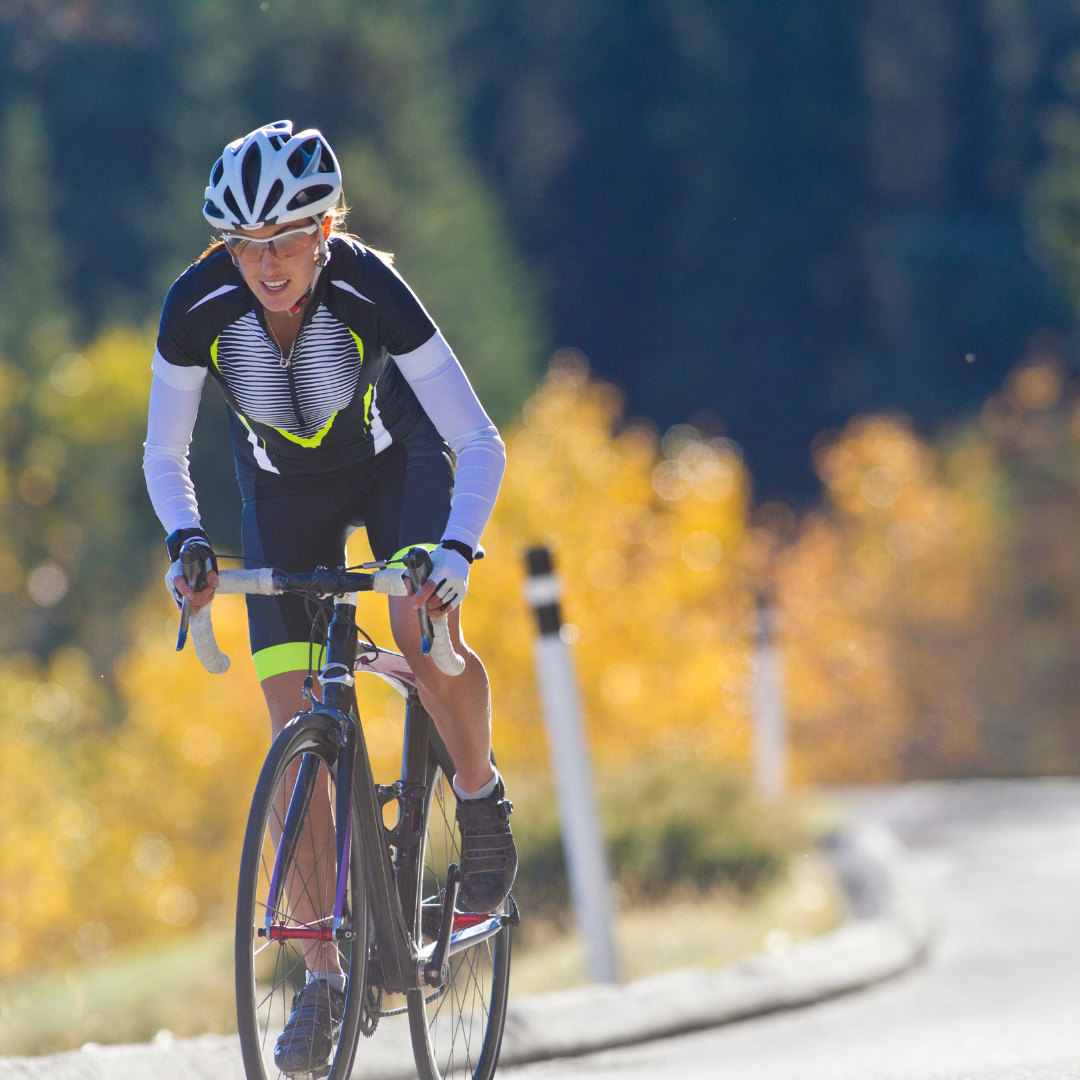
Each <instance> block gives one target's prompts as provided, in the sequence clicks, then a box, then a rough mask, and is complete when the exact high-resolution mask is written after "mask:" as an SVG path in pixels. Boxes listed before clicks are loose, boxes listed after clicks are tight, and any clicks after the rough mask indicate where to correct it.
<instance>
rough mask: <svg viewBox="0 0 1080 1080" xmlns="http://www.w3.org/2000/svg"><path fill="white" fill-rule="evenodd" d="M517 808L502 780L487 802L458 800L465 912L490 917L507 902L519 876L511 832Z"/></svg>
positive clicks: (462, 889) (461, 901)
mask: <svg viewBox="0 0 1080 1080" xmlns="http://www.w3.org/2000/svg"><path fill="white" fill-rule="evenodd" d="M513 812H514V804H513V803H512V802H510V801H509V799H507V798H506V789H505V787H503V782H502V779H501V778H500V779H499V782H498V783H497V784H496V785H495V790H494V791H493V792H492V793H491V794H490V795H489V796H488V797H487V798H486V799H458V805H457V823H458V828H459V829H460V830H461V891H460V892H459V893H458V897H459V900H458V903H459V905H460V906H461V907H462V908H465V909H467V910H469V911H475V912H477V913H478V914H487V913H488V912H491V911H495V910H496V909H497V908H498V907H499V906H500V905H501V904H502V902H503V901H504V900H505V899H506V896H507V893H509V892H510V887H511V886H512V885H513V884H514V877H515V875H516V874H517V866H518V857H517V848H516V847H515V846H514V836H513V833H511V832H510V815H511V814H512V813H513Z"/></svg>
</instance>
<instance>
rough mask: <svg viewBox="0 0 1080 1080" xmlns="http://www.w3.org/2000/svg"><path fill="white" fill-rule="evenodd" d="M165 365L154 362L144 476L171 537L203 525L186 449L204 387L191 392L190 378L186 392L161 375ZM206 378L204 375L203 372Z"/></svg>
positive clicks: (159, 515) (192, 389)
mask: <svg viewBox="0 0 1080 1080" xmlns="http://www.w3.org/2000/svg"><path fill="white" fill-rule="evenodd" d="M162 363H164V361H161V360H159V358H158V357H155V362H154V377H153V381H152V382H151V384H150V413H149V417H148V420H147V430H146V442H145V443H144V444H143V445H144V451H143V474H144V475H145V477H146V490H147V491H148V492H149V493H150V501H151V502H152V503H153V504H154V510H155V512H156V513H157V516H158V518H159V519H160V520H161V524H162V525H164V526H165V531H166V532H167V533H171V532H174V531H175V530H176V529H191V528H197V527H198V526H199V524H200V517H199V503H198V500H197V499H196V497H195V487H194V485H193V484H192V482H191V473H190V471H189V469H188V449H189V447H190V446H191V433H192V431H193V430H194V428H195V418H196V417H197V416H198V415H199V402H200V401H201V399H202V384H201V381H200V382H199V384H198V385H197V386H195V387H192V382H193V380H192V379H191V377H190V376H187V386H186V387H184V388H181V387H178V386H176V385H174V383H175V382H179V381H181V380H180V379H169V372H167V371H165V372H162V371H161V370H160V365H161V364H162ZM167 366H168V367H172V366H173V365H167ZM202 374H203V376H205V369H203V370H202ZM185 375H187V372H186V371H185Z"/></svg>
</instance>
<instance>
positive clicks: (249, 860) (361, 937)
mask: <svg viewBox="0 0 1080 1080" xmlns="http://www.w3.org/2000/svg"><path fill="white" fill-rule="evenodd" d="M332 723H333V722H332V721H330V720H328V719H327V718H325V717H323V718H320V717H319V715H318V714H307V715H306V718H305V717H301V718H299V719H296V720H293V721H292V722H291V723H289V724H288V725H286V727H285V728H283V729H282V731H281V732H280V734H279V735H278V737H277V738H276V739H275V740H274V743H273V745H272V746H271V748H270V753H269V754H268V755H267V758H266V762H265V764H264V765H263V769H262V773H261V774H260V776H259V781H258V784H257V785H256V788H255V795H254V798H253V799H252V804H251V812H250V814H249V817H248V824H247V831H246V833H245V836H244V848H243V853H242V855H241V858H240V882H239V888H238V891H237V905H236V954H235V955H236V1004H237V1026H238V1028H239V1033H240V1046H241V1050H242V1054H243V1060H244V1071H245V1073H246V1075H247V1078H248V1080H275V1078H277V1077H282V1076H284V1075H285V1074H283V1073H282V1072H280V1071H279V1070H278V1069H277V1067H276V1065H275V1064H274V1060H273V1050H274V1043H275V1041H276V1038H277V1033H278V1032H279V1031H280V1029H281V1028H282V1027H283V1026H284V1023H285V1020H286V1018H287V1017H288V1015H289V1012H290V1011H291V1000H292V992H293V991H294V990H295V989H298V988H299V986H300V985H302V983H303V979H304V977H305V973H306V968H305V963H304V959H303V953H302V952H300V951H299V950H300V948H302V946H300V947H298V946H297V945H296V944H294V943H292V942H289V941H281V940H277V941H274V940H268V939H265V938H261V937H259V936H258V932H259V930H260V929H262V928H263V925H264V921H265V914H266V896H267V894H268V891H269V883H270V878H271V876H272V871H273V864H274V852H275V848H276V838H275V836H274V834H273V833H272V832H271V829H272V827H273V826H275V825H276V826H277V828H278V834H280V825H279V824H278V823H280V821H281V820H282V819H283V817H284V808H285V807H287V806H288V797H287V794H288V791H289V790H290V789H291V787H292V785H293V784H295V783H296V777H295V773H296V772H298V771H299V767H300V764H301V763H302V762H303V760H304V758H305V757H306V758H309V759H314V760H315V761H316V762H317V764H318V772H317V774H316V776H315V779H314V782H313V783H314V787H315V789H317V788H318V786H319V785H320V784H322V783H327V784H328V785H329V794H330V806H333V805H334V793H335V786H334V767H333V765H334V761H335V759H336V753H337V751H336V747H335V746H334V745H333V744H332V743H331V742H330V740H329V739H328V738H327V733H328V729H329V726H330V725H331V724H332ZM290 772H292V773H294V775H293V776H291V777H290V776H289V773H290ZM313 797H314V796H313ZM310 810H311V806H310V803H309V805H308V806H307V807H305V808H304V817H303V822H302V827H301V835H304V834H306V835H311V833H310V832H309V831H308V830H309V829H310ZM358 825H359V822H358V817H357V813H356V806H355V803H353V822H352V829H351V843H350V848H351V855H350V859H349V867H350V873H349V880H348V882H347V885H346V905H345V912H344V920H343V925H342V929H343V930H344V931H346V932H351V936H349V937H347V938H345V939H341V938H339V939H338V941H337V943H336V946H335V947H336V948H337V950H338V955H339V958H340V962H341V966H342V969H343V971H344V972H345V973H346V974H347V975H348V977H349V978H348V982H347V986H346V995H345V1011H344V1016H343V1019H342V1023H341V1027H340V1029H339V1033H338V1038H337V1041H336V1044H335V1046H334V1048H333V1050H332V1051H331V1057H330V1062H329V1068H328V1069H326V1070H325V1071H323V1070H321V1069H315V1070H314V1071H313V1074H314V1075H315V1076H326V1078H327V1080H347V1078H348V1077H349V1075H350V1073H351V1071H352V1066H353V1058H354V1056H355V1054H356V1047H357V1043H358V1042H359V1038H360V1014H361V1004H362V1000H363V995H364V984H365V974H366V971H365V968H366V957H367V945H368V937H369V926H368V897H367V884H366V880H365V875H364V873H363V867H362V866H361V856H360V841H359V828H358ZM334 835H335V834H334V830H333V829H331V830H330V833H329V836H328V837H327V839H326V844H325V845H323V846H322V847H321V848H316V847H315V845H314V844H313V845H312V850H313V852H314V859H313V861H312V866H313V869H312V872H311V874H310V875H309V876H307V877H306V878H303V879H301V874H302V871H301V870H299V868H298V862H297V859H296V858H295V856H294V859H293V865H292V866H289V867H285V868H284V873H283V874H282V878H283V880H285V881H287V882H288V881H292V882H293V885H292V888H286V890H285V893H286V899H285V901H284V902H283V903H280V904H279V905H278V910H277V911H276V913H275V919H276V920H277V924H276V925H281V926H291V927H299V926H311V925H313V922H312V921H310V920H309V921H308V922H305V921H304V920H303V919H302V918H301V917H299V916H296V915H294V913H293V910H292V908H293V906H294V904H293V902H292V901H295V900H296V895H297V893H296V890H297V889H298V888H299V889H300V893H301V900H300V902H301V903H302V902H303V898H304V897H308V898H309V902H311V901H310V898H311V896H312V894H313V893H314V894H316V895H321V896H323V897H325V896H327V895H329V896H332V895H333V885H334V880H336V852H335V851H334V850H333V845H334V842H335V841H334ZM302 843H303V841H301V844H302ZM320 865H321V866H322V867H323V868H324V870H323V872H320ZM328 878H330V879H331V880H330V881H329V885H328V883H327V879H328ZM328 890H329V891H328ZM290 898H291V899H290ZM314 902H316V903H317V902H318V901H314ZM321 908H322V910H325V903H324V904H322V905H321ZM325 923H326V920H325V919H323V920H318V922H317V923H316V925H320V926H322V925H325ZM268 971H269V972H270V974H269V978H268V977H267V974H266V973H267V972H268ZM267 984H269V989H268V990H267Z"/></svg>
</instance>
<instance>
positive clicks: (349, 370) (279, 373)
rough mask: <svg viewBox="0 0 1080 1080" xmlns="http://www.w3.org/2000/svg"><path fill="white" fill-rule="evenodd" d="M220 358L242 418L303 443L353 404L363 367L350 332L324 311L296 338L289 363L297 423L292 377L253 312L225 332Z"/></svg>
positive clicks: (226, 379)
mask: <svg viewBox="0 0 1080 1080" xmlns="http://www.w3.org/2000/svg"><path fill="white" fill-rule="evenodd" d="M216 354H217V355H216V357H215V359H216V363H217V367H218V370H219V371H220V372H221V376H222V378H223V379H224V380H225V383H226V384H227V385H228V387H229V389H230V390H231V391H232V393H233V396H234V397H235V398H236V400H237V403H238V404H239V405H240V410H241V412H242V413H243V415H244V416H246V417H247V418H248V419H249V420H255V421H257V422H258V423H260V424H268V425H270V426H271V427H275V428H277V429H278V430H279V431H283V432H287V433H288V434H290V435H293V436H295V437H297V438H300V439H310V438H312V437H313V436H315V435H316V434H318V432H320V431H321V430H322V429H323V428H324V427H325V426H326V424H327V423H328V421H329V420H330V418H331V417H332V416H333V415H334V414H335V413H336V412H339V411H340V410H341V409H344V408H345V407H346V406H347V405H348V404H349V403H350V402H351V401H352V399H353V396H354V394H355V393H356V386H357V381H358V380H359V378H360V367H361V364H362V363H363V359H362V357H361V355H360V350H359V349H358V347H357V342H356V338H354V337H353V335H352V333H350V331H349V328H348V327H347V326H345V325H344V323H342V322H340V321H338V320H337V319H336V318H334V316H333V315H331V314H330V312H329V311H327V309H326V307H325V306H323V305H320V306H319V307H318V309H317V310H316V311H315V313H314V315H313V316H312V317H311V320H310V321H309V322H307V323H306V324H305V325H304V326H303V327H302V328H301V330H300V333H299V334H298V335H297V339H296V344H295V345H293V350H292V356H291V358H290V361H289V362H290V365H291V367H292V373H293V381H294V383H295V385H296V395H297V399H298V401H299V404H300V415H299V417H298V416H297V413H296V409H295V407H294V405H293V399H292V393H291V392H290V388H289V371H288V369H287V368H286V367H283V366H282V364H281V360H280V358H279V354H278V351H277V349H276V348H275V347H274V345H273V344H272V343H271V342H270V340H269V339H268V338H267V336H266V334H265V333H264V332H263V328H262V326H261V325H260V324H259V320H258V318H257V317H256V315H255V313H254V312H253V311H252V312H248V314H246V315H244V316H243V317H242V318H240V319H238V320H237V321H236V322H234V323H232V324H231V325H230V326H228V327H227V328H226V329H224V330H223V331H222V332H221V336H220V337H219V338H218V341H217V350H216Z"/></svg>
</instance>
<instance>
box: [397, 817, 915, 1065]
mask: <svg viewBox="0 0 1080 1080" xmlns="http://www.w3.org/2000/svg"><path fill="white" fill-rule="evenodd" d="M826 848H827V851H828V853H829V855H830V856H831V858H832V859H833V862H834V865H835V866H836V869H837V873H838V874H839V877H840V880H841V882H842V884H843V886H844V890H845V893H846V895H847V900H848V915H849V917H848V919H847V921H846V922H845V923H844V925H843V926H841V927H840V928H838V929H837V930H834V931H832V932H831V933H828V934H823V935H822V936H821V937H818V938H814V939H812V940H810V941H807V942H805V943H803V944H801V945H798V946H796V947H795V948H793V949H792V950H791V951H790V952H788V953H785V954H783V955H780V956H755V957H751V958H750V959H748V960H744V961H742V962H741V963H738V964H733V965H731V966H730V967H725V968H720V969H714V970H705V969H691V970H683V971H676V972H670V973H668V974H664V975H655V976H650V977H649V978H645V979H638V980H635V981H634V982H631V983H625V984H622V985H617V986H584V987H577V988H575V989H572V990H562V991H556V992H555V993H550V994H544V995H539V996H537V997H533V998H522V999H518V1000H517V1001H513V1002H511V1003H510V1008H509V1011H508V1014H507V1022H506V1033H505V1035H504V1037H503V1047H502V1053H501V1055H500V1064H503V1065H519V1064H525V1063H527V1062H530V1061H541V1060H547V1059H551V1058H559V1057H574V1056H577V1055H580V1054H586V1053H594V1052H596V1051H598V1050H608V1049H612V1048H614V1047H618V1046H629V1045H632V1044H634V1043H641V1042H647V1041H651V1040H653V1039H660V1038H665V1037H669V1036H673V1035H681V1034H685V1033H686V1032H689V1031H695V1030H700V1029H703V1028H709V1027H717V1026H719V1025H721V1024H727V1023H731V1022H732V1021H735V1020H744V1019H747V1018H749V1017H752V1016H760V1015H763V1014H765V1013H770V1012H776V1011H778V1010H780V1009H790V1008H795V1007H797V1006H801V1005H810V1004H813V1003H814V1002H817V1001H823V1000H825V999H827V998H830V997H835V996H837V995H838V994H844V993H849V992H851V991H853V990H859V989H861V988H863V987H866V986H870V985H872V984H873V983H876V982H880V981H882V980H883V979H887V978H890V977H892V976H894V975H899V974H900V973H902V972H904V971H906V970H907V969H908V968H910V967H912V966H913V965H915V964H917V963H918V962H919V961H920V960H921V959H922V958H923V956H924V955H925V954H926V951H927V949H928V947H929V944H930V941H931V937H932V932H933V926H932V919H931V917H930V913H929V909H928V907H927V904H926V900H925V897H924V895H923V892H922V890H921V889H920V888H919V885H918V882H917V880H916V875H915V873H914V871H913V868H912V866H911V865H910V857H909V856H908V853H907V851H906V849H905V848H904V847H903V845H902V844H901V843H900V841H899V840H898V839H897V837H896V836H895V834H894V833H893V832H892V831H891V830H890V829H889V828H888V827H887V826H885V825H884V824H882V823H881V822H879V821H876V820H872V819H860V820H857V821H854V822H852V823H850V824H849V825H848V826H846V827H845V828H844V829H842V830H841V831H839V832H837V833H836V834H835V835H834V836H832V837H830V839H829V841H828V842H827V844H826ZM387 1080H388V1078H387Z"/></svg>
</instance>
